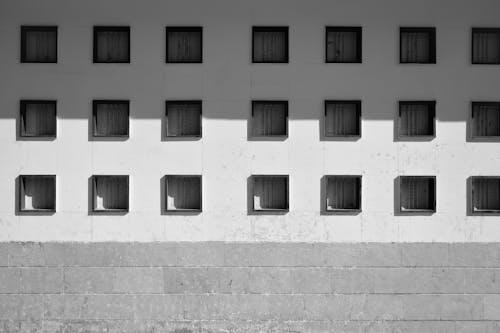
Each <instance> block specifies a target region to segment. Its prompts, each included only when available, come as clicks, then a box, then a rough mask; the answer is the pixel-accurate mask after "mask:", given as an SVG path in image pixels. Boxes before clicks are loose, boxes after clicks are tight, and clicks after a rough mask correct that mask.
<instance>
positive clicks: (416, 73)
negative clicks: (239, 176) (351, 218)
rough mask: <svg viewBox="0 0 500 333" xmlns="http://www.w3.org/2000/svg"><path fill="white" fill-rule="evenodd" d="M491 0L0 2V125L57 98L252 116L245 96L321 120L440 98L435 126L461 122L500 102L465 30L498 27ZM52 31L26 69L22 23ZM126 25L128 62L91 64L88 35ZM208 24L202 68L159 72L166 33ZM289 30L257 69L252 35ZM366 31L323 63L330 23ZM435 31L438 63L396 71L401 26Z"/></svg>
mask: <svg viewBox="0 0 500 333" xmlns="http://www.w3.org/2000/svg"><path fill="white" fill-rule="evenodd" d="M498 12H500V2H498V1H495V0H477V1H470V0H458V1H457V0H441V1H434V0H420V1H409V0H382V1H370V0H353V1H327V0H323V1H322V0H311V1H300V0H291V1H290V0H276V1H265V0H257V1H232V0H217V1H198V0H187V1H186V0H183V1H180V0H178V1H160V0H157V1H155V0H146V1H131V0H126V1H119V0H110V1H97V0H93V1H64V0H47V1H43V2H41V1H33V0H21V1H6V0H2V1H0V45H1V49H2V52H1V53H0V72H1V73H2V78H1V80H0V117H2V118H15V117H16V115H17V113H18V110H19V100H20V99H24V98H26V99H28V98H47V99H56V100H58V117H59V118H82V119H86V118H88V117H89V115H90V113H91V103H92V100H93V99H103V98H115V99H116V98H120V99H130V100H131V117H132V118H152V119H154V118H160V117H162V115H163V114H164V101H165V100H166V99H202V100H203V102H204V108H203V116H204V117H205V118H219V119H247V118H248V117H249V114H250V105H251V103H250V101H251V100H252V99H286V100H289V101H290V109H289V110H290V119H292V120H294V119H297V120H300V119H320V118H321V117H322V114H323V101H324V100H325V99H361V100H362V105H363V109H362V116H363V118H364V119H373V120H392V119H393V118H394V116H395V114H396V109H397V101H398V100H404V99H426V100H434V99H435V100H437V106H436V111H437V112H436V115H437V118H438V120H439V121H466V119H467V116H468V112H470V101H472V100H499V99H500V97H499V96H498V87H499V86H500V76H499V75H498V74H499V72H500V65H471V59H470V58H471V55H470V54H471V28H472V27H495V26H500V23H499V21H498ZM21 25H57V26H58V28H59V29H58V33H59V35H58V63H57V64H21V63H20V60H19V59H20V56H19V53H20V45H19V43H20V26H21ZM94 25H127V26H130V27H131V64H93V63H92V27H93V26H94ZM170 25H172V26H176V25H194V26H203V47H204V50H203V63H202V64H166V63H165V26H170ZM258 25H277V26H279V25H285V26H289V27H290V32H289V36H290V62H289V64H252V63H251V29H252V26H258ZM329 25H331V26H337V25H338V26H343V25H345V26H361V27H362V28H363V57H362V58H363V63H362V64H325V62H324V56H325V55H324V54H325V45H324V44H325V26H329ZM401 26H432V27H436V30H437V64H430V65H411V64H405V65H402V64H399V27H401Z"/></svg>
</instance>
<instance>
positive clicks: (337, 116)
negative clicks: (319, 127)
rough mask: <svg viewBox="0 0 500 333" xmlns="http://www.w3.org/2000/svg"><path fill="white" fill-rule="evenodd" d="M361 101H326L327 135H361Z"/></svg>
mask: <svg viewBox="0 0 500 333" xmlns="http://www.w3.org/2000/svg"><path fill="white" fill-rule="evenodd" d="M360 129H361V101H325V128H324V130H325V137H350V136H361V130H360Z"/></svg>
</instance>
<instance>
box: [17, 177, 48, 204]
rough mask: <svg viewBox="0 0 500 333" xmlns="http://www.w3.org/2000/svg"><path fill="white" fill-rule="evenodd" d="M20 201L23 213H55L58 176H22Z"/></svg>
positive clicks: (20, 180) (20, 179)
mask: <svg viewBox="0 0 500 333" xmlns="http://www.w3.org/2000/svg"><path fill="white" fill-rule="evenodd" d="M19 199H20V201H19V210H20V211H21V212H55V210H56V176H53V175H29V176H27V175H22V176H20V177H19Z"/></svg>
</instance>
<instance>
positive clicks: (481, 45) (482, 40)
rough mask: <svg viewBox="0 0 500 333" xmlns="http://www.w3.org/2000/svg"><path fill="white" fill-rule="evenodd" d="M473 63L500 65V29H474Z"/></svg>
mask: <svg viewBox="0 0 500 333" xmlns="http://www.w3.org/2000/svg"><path fill="white" fill-rule="evenodd" d="M472 63H473V64H500V28H472Z"/></svg>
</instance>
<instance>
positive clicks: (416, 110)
mask: <svg viewBox="0 0 500 333" xmlns="http://www.w3.org/2000/svg"><path fill="white" fill-rule="evenodd" d="M435 123H436V102H435V101H401V102H399V124H398V133H399V137H401V138H405V137H434V136H435V127H436V126H435Z"/></svg>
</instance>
